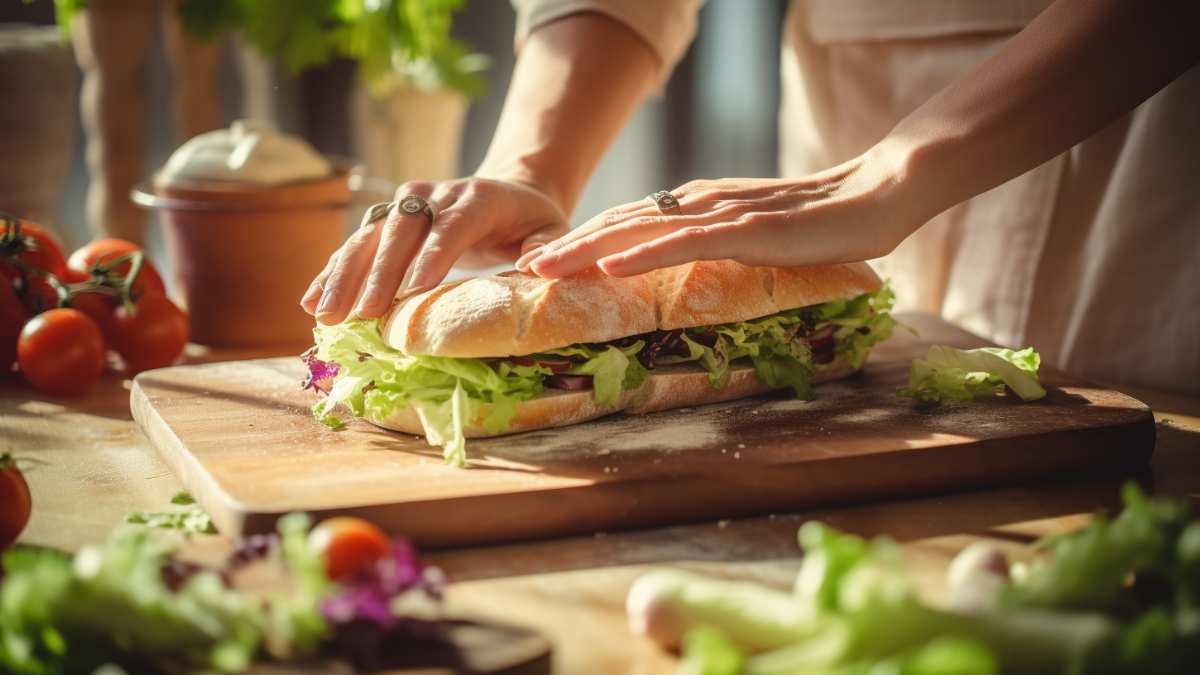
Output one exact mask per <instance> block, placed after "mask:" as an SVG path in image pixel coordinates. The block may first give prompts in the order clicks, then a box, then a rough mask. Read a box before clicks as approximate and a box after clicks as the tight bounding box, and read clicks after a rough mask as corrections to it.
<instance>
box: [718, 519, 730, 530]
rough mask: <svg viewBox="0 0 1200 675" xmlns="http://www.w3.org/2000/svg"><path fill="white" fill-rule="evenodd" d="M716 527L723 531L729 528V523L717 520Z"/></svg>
mask: <svg viewBox="0 0 1200 675" xmlns="http://www.w3.org/2000/svg"><path fill="white" fill-rule="evenodd" d="M717 527H719V528H721V529H722V530H723V529H725V528H727V527H729V521H728V520H718V521H717Z"/></svg>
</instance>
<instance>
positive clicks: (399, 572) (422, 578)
mask: <svg viewBox="0 0 1200 675" xmlns="http://www.w3.org/2000/svg"><path fill="white" fill-rule="evenodd" d="M444 585H445V575H443V574H442V571H441V570H440V569H438V568H436V567H430V566H427V565H425V564H424V563H422V562H421V560H420V559H419V558H418V557H417V552H416V550H415V549H414V548H413V546H412V544H410V543H408V541H406V540H405V539H402V538H400V537H397V538H396V539H394V540H393V541H392V554H391V555H390V556H387V557H385V558H383V559H381V560H379V561H377V562H376V563H375V565H374V566H373V567H371V568H370V569H369V570H367V571H365V572H363V573H362V574H359V575H358V576H356V577H354V578H353V579H350V580H349V581H347V582H345V583H343V584H342V585H341V586H340V587H339V588H338V589H337V590H336V591H335V592H334V593H333V594H332V595H330V596H329V597H328V598H326V599H325V601H324V602H322V604H321V613H322V615H323V616H324V617H325V619H326V620H328V621H329V622H330V623H332V624H334V625H344V624H349V623H353V622H361V621H366V622H369V623H373V624H376V625H378V626H380V627H383V628H387V627H390V626H392V625H394V624H395V623H396V622H397V621H400V620H404V619H403V618H402V617H397V616H395V615H394V614H393V613H392V609H391V607H392V601H393V600H394V599H395V598H397V597H399V596H401V595H404V594H405V593H421V594H424V595H427V596H429V597H430V598H431V599H432V600H433V601H434V602H437V601H440V600H441V597H442V588H443V586H444Z"/></svg>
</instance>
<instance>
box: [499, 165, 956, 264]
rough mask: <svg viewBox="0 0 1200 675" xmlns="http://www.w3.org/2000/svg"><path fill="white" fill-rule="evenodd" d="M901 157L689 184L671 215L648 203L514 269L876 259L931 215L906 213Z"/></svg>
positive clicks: (620, 211) (592, 223)
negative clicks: (791, 174)
mask: <svg viewBox="0 0 1200 675" xmlns="http://www.w3.org/2000/svg"><path fill="white" fill-rule="evenodd" d="M905 166H906V161H904V155H903V153H899V152H896V151H895V150H886V149H884V148H883V147H881V146H877V147H876V148H873V149H872V150H871V151H868V152H867V153H865V154H864V155H862V156H860V157H858V158H855V159H854V160H851V161H849V162H847V163H845V164H842V165H840V166H837V167H834V168H833V169H829V170H827V171H823V172H821V173H817V174H813V175H811V176H806V177H804V178H800V179H798V180H794V179H786V180H785V179H762V178H724V179H720V180H696V181H692V182H690V183H687V184H685V185H683V186H682V187H680V188H677V189H675V190H673V191H672V194H673V195H675V198H676V199H677V200H678V201H679V208H678V209H671V210H669V211H667V212H665V213H664V212H660V211H659V209H658V207H657V205H655V203H654V202H653V201H652V200H650V199H643V200H641V201H637V202H633V203H630V204H624V205H622V206H617V207H615V208H612V209H609V210H607V211H604V212H603V213H600V214H599V215H597V216H595V217H593V218H592V219H591V220H589V221H588V222H586V223H584V224H583V225H582V226H580V227H579V228H577V229H575V230H573V231H571V232H570V233H568V234H567V235H565V236H563V237H561V238H560V239H557V240H555V241H553V242H551V243H549V244H547V245H546V246H543V247H541V248H538V249H535V250H533V251H530V252H529V253H526V254H525V255H524V256H522V257H521V258H520V259H519V260H518V261H517V269H520V270H522V271H531V272H533V273H535V274H538V275H540V276H543V277H548V278H559V277H565V276H569V275H571V274H574V273H575V272H578V271H580V270H583V269H585V268H587V267H589V266H591V265H593V264H595V265H598V266H599V267H600V269H601V270H603V271H604V272H605V273H607V274H609V275H612V276H618V277H624V276H632V275H635V274H641V273H643V272H648V271H650V270H653V269H658V268H660V267H669V266H671V265H678V264H681V263H686V262H690V261H693V260H719V259H731V260H736V261H738V262H741V263H745V264H747V265H773V266H799V265H817V264H826V263H839V262H851V261H858V260H867V259H870V258H877V257H879V256H882V255H884V254H886V253H888V252H890V251H891V250H892V249H893V248H895V247H896V246H897V245H898V244H899V243H900V242H901V241H903V240H904V238H905V237H907V236H908V235H909V234H911V233H912V232H913V231H914V230H915V229H916V228H917V227H918V226H919V225H920V224H922V223H923V222H925V220H927V219H928V218H929V217H932V215H933V214H932V213H930V214H920V213H918V212H917V211H916V210H915V209H912V208H909V207H908V206H907V204H909V203H910V202H911V201H912V200H910V199H908V197H907V195H906V192H907V191H906V190H905V189H904V187H905V185H906V181H905V180H904V177H905V175H906V171H905V170H904V167H905Z"/></svg>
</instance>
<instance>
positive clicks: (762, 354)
mask: <svg viewBox="0 0 1200 675" xmlns="http://www.w3.org/2000/svg"><path fill="white" fill-rule="evenodd" d="M894 304H895V295H894V294H893V293H892V289H891V288H890V287H889V286H887V285H886V284H885V285H884V286H883V287H882V288H880V289H879V290H878V291H876V292H874V293H863V294H862V295H859V296H856V297H854V298H851V299H849V300H832V301H830V302H826V303H822V304H819V305H811V306H808V307H801V308H798V309H790V310H786V311H783V312H779V313H778V314H772V315H770V316H764V317H760V318H757V319H751V320H749V321H738V322H735V323H727V324H720V325H716V326H704V327H699V328H689V329H687V330H685V331H684V334H683V336H682V339H683V342H684V345H685V346H686V348H687V350H688V353H687V354H677V355H671V356H664V357H661V358H660V359H659V362H660V363H664V364H667V363H686V362H694V363H697V364H699V365H700V366H701V367H702V368H704V369H705V370H706V371H708V381H709V384H711V385H712V386H713V387H715V388H717V389H721V388H723V387H725V386H726V385H727V384H728V383H729V368H730V364H732V363H733V362H735V361H737V360H738V359H745V358H748V359H750V362H751V363H752V364H753V365H754V370H755V372H756V373H757V374H758V377H759V379H761V380H762V381H763V382H766V383H767V384H769V385H771V386H772V387H776V388H785V387H786V388H790V389H791V390H792V391H793V392H794V393H795V395H796V396H797V397H798V398H809V397H810V396H811V391H810V388H809V383H810V382H811V380H812V376H813V373H814V372H815V371H816V365H815V364H814V362H813V355H812V350H811V349H809V346H808V343H807V342H806V341H805V340H803V339H797V336H802V335H806V334H812V333H815V332H818V331H821V330H823V329H825V328H826V327H828V326H833V327H835V330H834V332H833V335H832V337H833V340H834V352H835V354H836V355H838V356H840V357H842V358H843V359H845V361H846V362H847V363H849V364H850V365H851V366H853V367H855V368H859V367H861V366H862V364H863V362H864V361H865V360H866V357H867V353H868V351H869V350H870V348H871V347H873V346H874V345H875V344H877V343H879V342H881V341H883V340H886V339H887V338H888V337H889V336H890V335H891V334H892V329H893V328H894V327H895V325H896V321H895V319H893V318H892V317H891V314H890V312H891V309H892V306H893V305H894Z"/></svg>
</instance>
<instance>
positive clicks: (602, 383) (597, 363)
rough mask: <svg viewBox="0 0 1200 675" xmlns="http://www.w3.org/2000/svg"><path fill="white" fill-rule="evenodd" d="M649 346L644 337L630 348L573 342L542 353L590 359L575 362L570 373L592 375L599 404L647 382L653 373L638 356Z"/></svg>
mask: <svg viewBox="0 0 1200 675" xmlns="http://www.w3.org/2000/svg"><path fill="white" fill-rule="evenodd" d="M645 345H646V343H645V342H644V341H642V340H637V341H635V342H634V343H632V344H630V345H629V346H628V347H618V346H616V345H606V346H600V347H591V346H588V345H572V346H570V347H564V348H563V349H552V350H550V351H548V352H543V353H542V354H541V355H545V356H560V357H567V358H572V359H578V358H584V359H587V360H586V361H583V362H582V363H576V364H574V365H572V366H571V367H570V368H569V369H567V373H568V374H570V375H591V376H592V396H593V398H594V399H595V400H596V403H597V404H598V405H602V406H611V405H616V404H617V402H618V401H619V400H620V398H621V392H622V391H624V390H626V389H637V388H638V387H640V386H642V383H643V382H645V381H646V377H647V376H648V375H649V373H648V372H647V371H646V368H645V367H644V366H643V365H642V363H641V361H638V359H637V354H638V352H640V351H642V347H644V346H645ZM537 356H540V355H535V356H534V358H537Z"/></svg>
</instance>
